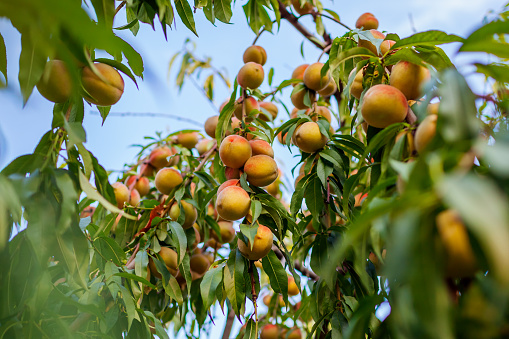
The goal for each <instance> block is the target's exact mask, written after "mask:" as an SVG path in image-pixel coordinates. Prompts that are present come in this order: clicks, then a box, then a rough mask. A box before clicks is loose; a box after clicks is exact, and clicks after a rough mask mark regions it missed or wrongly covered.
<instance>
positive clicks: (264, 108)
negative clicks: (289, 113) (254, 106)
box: [258, 101, 278, 121]
mask: <svg viewBox="0 0 509 339" xmlns="http://www.w3.org/2000/svg"><path fill="white" fill-rule="evenodd" d="M258 104H259V105H260V110H261V112H262V113H263V114H260V115H258V117H259V118H260V119H261V120H263V121H273V120H274V119H276V118H277V113H278V108H277V106H276V105H275V104H273V103H272V102H269V101H260V102H259V103H258ZM267 113H269V114H268V115H267Z"/></svg>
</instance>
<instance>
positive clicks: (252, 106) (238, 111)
mask: <svg viewBox="0 0 509 339" xmlns="http://www.w3.org/2000/svg"><path fill="white" fill-rule="evenodd" d="M243 107H245V108H244V110H245V112H246V113H245V114H246V116H245V117H244V121H245V122H251V121H253V119H254V118H256V117H257V116H258V114H255V113H254V112H253V115H252V114H251V112H252V111H260V105H259V104H258V101H257V100H256V99H255V98H253V97H251V96H249V97H247V98H246V99H245V100H242V98H239V99H237V101H236V102H235V111H234V113H233V114H235V116H236V117H237V119H239V120H242V113H243Z"/></svg>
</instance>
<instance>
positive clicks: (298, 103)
mask: <svg viewBox="0 0 509 339" xmlns="http://www.w3.org/2000/svg"><path fill="white" fill-rule="evenodd" d="M306 96H309V101H310V105H312V104H313V102H314V101H315V100H316V94H315V92H312V91H309V90H307V89H306V87H304V86H302V87H301V88H300V89H297V87H296V89H295V90H294V91H293V92H292V94H291V96H290V99H291V100H292V104H293V105H294V106H295V108H297V109H307V108H309V107H310V106H307V105H306V104H305V103H304V100H305V98H306Z"/></svg>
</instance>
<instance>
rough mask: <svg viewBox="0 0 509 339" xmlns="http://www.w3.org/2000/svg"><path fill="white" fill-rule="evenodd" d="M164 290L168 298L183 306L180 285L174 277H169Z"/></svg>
mask: <svg viewBox="0 0 509 339" xmlns="http://www.w3.org/2000/svg"><path fill="white" fill-rule="evenodd" d="M164 290H165V291H166V293H167V294H168V295H169V296H170V298H172V299H173V300H175V301H176V302H177V303H178V304H179V305H182V304H183V302H184V298H183V297H182V290H181V289H180V285H179V283H178V281H177V279H175V277H174V276H170V280H169V281H168V284H167V285H166V286H165V288H164Z"/></svg>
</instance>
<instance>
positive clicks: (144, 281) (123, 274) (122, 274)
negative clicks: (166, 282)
mask: <svg viewBox="0 0 509 339" xmlns="http://www.w3.org/2000/svg"><path fill="white" fill-rule="evenodd" d="M114 275H115V276H118V277H122V278H127V279H132V280H135V281H138V282H141V283H142V284H144V285H147V286H148V287H150V288H154V289H156V288H157V287H155V286H154V285H153V284H152V283H151V282H150V281H148V280H147V279H145V278H142V277H140V276H137V275H136V274H132V273H127V272H118V273H115V274H114Z"/></svg>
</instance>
